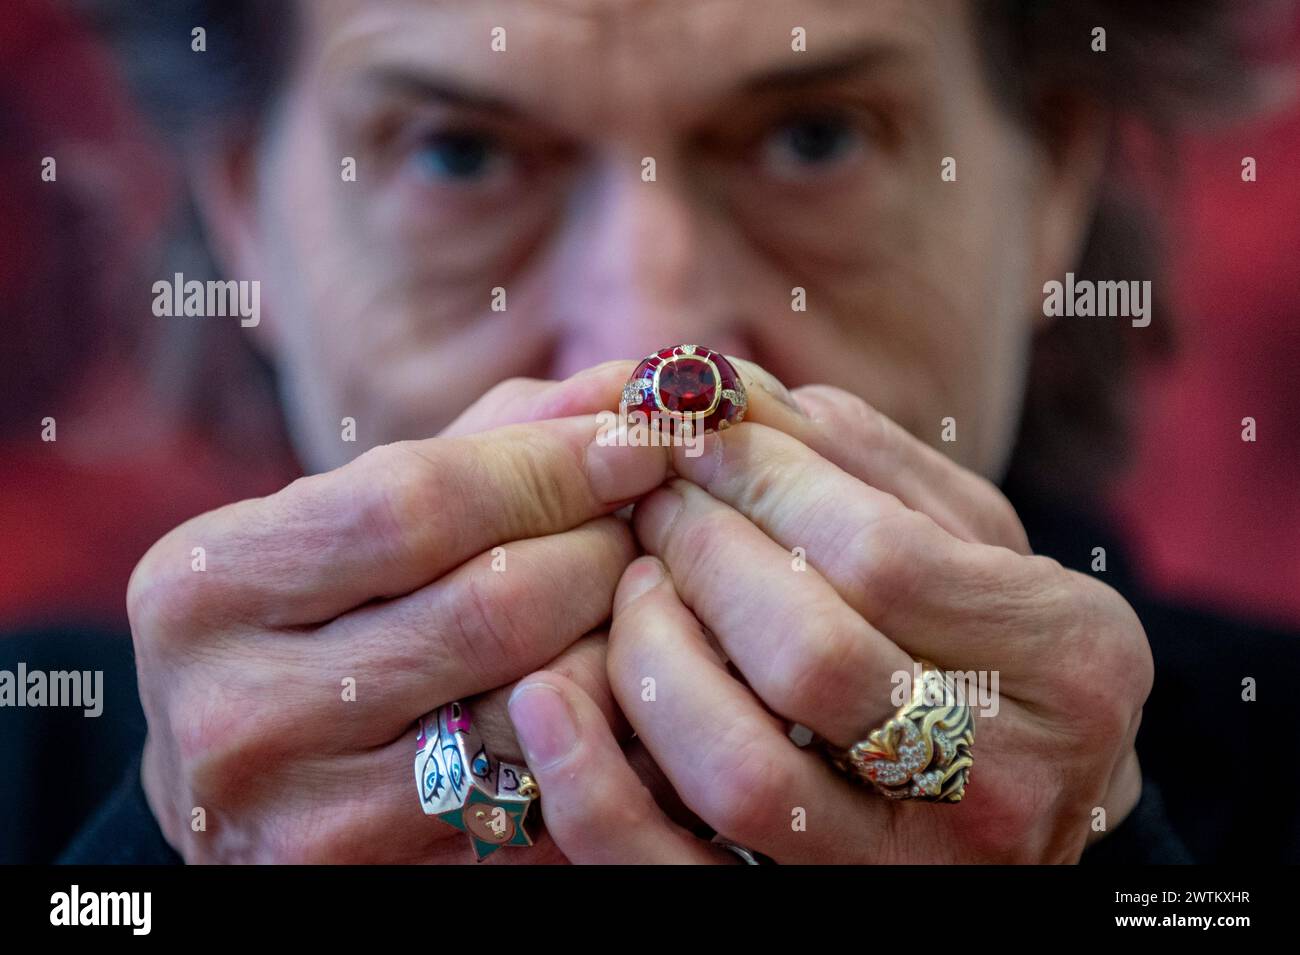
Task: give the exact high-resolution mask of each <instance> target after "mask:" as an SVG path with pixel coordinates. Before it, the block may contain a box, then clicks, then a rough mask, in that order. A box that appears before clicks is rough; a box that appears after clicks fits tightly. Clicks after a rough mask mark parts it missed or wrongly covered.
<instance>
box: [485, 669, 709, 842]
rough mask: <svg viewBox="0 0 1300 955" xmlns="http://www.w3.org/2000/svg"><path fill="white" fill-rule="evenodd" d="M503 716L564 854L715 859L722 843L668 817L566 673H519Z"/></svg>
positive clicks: (591, 703) (602, 716) (598, 713)
mask: <svg viewBox="0 0 1300 955" xmlns="http://www.w3.org/2000/svg"><path fill="white" fill-rule="evenodd" d="M510 718H511V720H512V721H513V722H514V724H515V733H516V735H518V737H519V742H520V743H521V744H522V745H523V748H524V754H525V755H526V757H527V759H528V769H529V771H530V772H531V773H532V774H533V778H534V779H536V780H537V784H538V787H539V788H540V790H541V810H542V816H543V818H544V819H545V820H546V829H547V831H548V832H549V833H550V834H551V838H552V839H553V840H555V844H556V845H557V846H559V847H560V851H561V852H563V853H564V855H565V856H566V857H567V858H568V859H569V860H570V861H572V862H577V863H596V864H611V863H614V864H626V863H655V864H666V863H717V862H724V861H729V860H728V859H727V858H726V857H725V853H724V850H720V849H718V848H716V847H714V846H710V845H709V844H707V843H705V842H701V841H700V840H699V839H696V838H695V837H694V836H692V835H690V834H689V833H688V832H686V831H685V830H684V829H681V828H680V827H678V826H677V825H675V824H674V823H672V822H671V821H670V820H669V819H668V817H667V816H665V815H664V813H663V811H662V810H661V809H660V808H659V807H658V805H656V804H655V801H654V799H653V798H652V797H651V795H650V792H649V791H648V790H647V789H646V788H645V786H643V785H642V784H641V780H640V779H639V778H638V777H637V775H636V773H635V772H634V771H633V770H632V767H631V766H630V765H629V764H628V761H627V759H626V758H625V757H624V755H623V751H622V750H621V749H620V748H619V745H618V743H617V741H615V739H614V735H613V734H612V733H611V732H610V729H609V725H608V724H607V723H606V721H605V717H604V715H603V714H602V713H601V712H600V709H599V708H598V707H597V706H596V704H595V703H593V702H592V701H591V699H590V698H589V697H587V695H586V694H585V693H583V692H582V691H581V690H580V689H578V686H577V685H576V684H575V683H573V682H572V681H570V680H568V679H566V678H565V677H562V676H560V675H559V674H558V673H552V672H549V671H546V670H542V671H540V672H538V673H534V674H533V675H532V676H528V677H525V678H524V679H523V680H521V681H520V683H519V686H518V687H516V688H515V691H514V693H513V694H511V697H510Z"/></svg>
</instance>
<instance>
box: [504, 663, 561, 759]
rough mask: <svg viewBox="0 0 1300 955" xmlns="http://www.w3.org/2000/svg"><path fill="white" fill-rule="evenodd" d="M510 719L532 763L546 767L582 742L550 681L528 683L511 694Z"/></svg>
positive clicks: (558, 692) (557, 691) (526, 755)
mask: <svg viewBox="0 0 1300 955" xmlns="http://www.w3.org/2000/svg"><path fill="white" fill-rule="evenodd" d="M508 705H509V708H510V720H511V722H513V723H514V724H515V733H516V735H518V737H519V744H520V745H521V746H523V748H524V755H525V757H526V758H527V761H528V765H529V766H531V767H532V768H533V769H538V770H541V769H545V768H546V767H548V766H553V765H555V764H556V763H558V762H559V761H560V760H562V759H564V757H566V756H568V755H569V753H571V752H572V751H573V749H574V747H576V746H577V745H578V726H577V724H576V723H575V722H574V719H573V713H572V712H571V711H570V710H569V704H568V702H567V701H566V700H565V699H564V697H563V696H561V695H560V691H559V690H557V689H555V687H553V686H550V685H549V684H546V683H528V684H524V685H522V686H518V687H515V691H514V692H513V693H511V694H510V702H509V704H508Z"/></svg>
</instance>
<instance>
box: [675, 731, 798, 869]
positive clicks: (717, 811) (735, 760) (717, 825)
mask: <svg viewBox="0 0 1300 955" xmlns="http://www.w3.org/2000/svg"><path fill="white" fill-rule="evenodd" d="M713 780H714V781H713V784H712V785H711V786H709V788H708V789H707V790H706V791H705V792H703V793H701V794H700V795H699V797H698V800H697V801H698V808H697V809H696V811H697V812H699V814H700V816H701V817H702V818H703V819H704V820H705V821H706V822H708V823H709V825H711V826H712V827H713V828H714V829H716V830H717V831H718V832H720V833H722V834H723V835H725V836H727V837H728V838H731V839H734V840H736V841H737V842H741V843H751V842H752V843H755V844H763V843H765V842H767V841H768V836H769V835H770V834H771V832H772V831H773V830H774V829H776V828H777V827H779V826H781V825H783V823H784V814H785V812H786V810H785V809H783V808H782V807H783V805H784V804H785V803H787V802H789V797H790V794H791V793H793V792H794V791H795V785H794V784H795V780H794V778H793V774H792V772H791V770H790V769H789V767H788V765H787V764H785V763H783V762H782V761H781V760H780V759H779V758H778V757H777V754H775V753H773V752H770V751H769V750H768V749H767V748H766V747H764V746H763V745H762V744H761V743H758V742H755V741H754V740H753V739H752V738H750V739H747V740H742V741H740V742H738V743H737V744H736V745H735V746H733V747H729V748H728V749H727V750H726V751H725V752H724V753H723V754H722V755H721V756H720V757H719V759H718V763H717V764H716V766H715V772H714V775H713Z"/></svg>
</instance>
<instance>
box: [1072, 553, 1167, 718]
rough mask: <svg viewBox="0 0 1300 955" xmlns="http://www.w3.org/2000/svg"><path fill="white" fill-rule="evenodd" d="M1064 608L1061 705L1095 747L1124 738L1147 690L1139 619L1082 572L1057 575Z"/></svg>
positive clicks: (1148, 667) (1148, 665) (1148, 673)
mask: <svg viewBox="0 0 1300 955" xmlns="http://www.w3.org/2000/svg"><path fill="white" fill-rule="evenodd" d="M1060 578H1061V580H1062V584H1061V586H1062V587H1063V588H1064V589H1065V596H1064V597H1063V598H1062V607H1063V608H1065V609H1067V610H1068V614H1069V619H1070V620H1071V621H1072V625H1071V626H1069V627H1068V628H1067V629H1068V640H1069V654H1070V665H1069V666H1068V667H1061V668H1059V672H1060V673H1061V675H1062V681H1061V686H1060V702H1061V704H1062V705H1063V707H1064V708H1065V709H1067V710H1068V711H1069V712H1070V713H1071V715H1072V718H1073V719H1074V720H1075V721H1076V726H1077V727H1078V728H1079V729H1080V730H1081V731H1083V732H1084V733H1086V734H1087V735H1089V736H1090V737H1092V738H1093V739H1095V740H1096V741H1097V742H1099V743H1104V742H1109V741H1111V740H1114V739H1117V738H1120V739H1122V738H1124V737H1125V736H1126V735H1127V734H1128V731H1129V729H1130V727H1131V725H1132V722H1133V720H1134V719H1135V718H1136V716H1137V714H1138V712H1139V711H1140V710H1141V707H1142V704H1143V703H1144V702H1145V700H1146V696H1147V693H1148V692H1149V691H1150V687H1151V681H1152V672H1153V668H1152V662H1151V651H1150V647H1149V646H1148V644H1147V642H1146V636H1145V633H1144V632H1143V630H1142V627H1141V625H1140V624H1139V623H1138V622H1137V617H1136V615H1135V614H1133V611H1132V610H1131V609H1130V608H1129V607H1128V605H1127V604H1126V603H1125V602H1124V600H1123V599H1122V598H1121V597H1119V595H1118V594H1117V593H1115V591H1113V590H1112V589H1111V588H1110V587H1107V586H1106V585H1105V584H1102V583H1101V582H1100V581H1096V580H1093V579H1092V578H1089V577H1085V576H1083V575H1082V574H1076V573H1072V572H1070V571H1067V570H1064V569H1063V568H1062V569H1061V571H1060Z"/></svg>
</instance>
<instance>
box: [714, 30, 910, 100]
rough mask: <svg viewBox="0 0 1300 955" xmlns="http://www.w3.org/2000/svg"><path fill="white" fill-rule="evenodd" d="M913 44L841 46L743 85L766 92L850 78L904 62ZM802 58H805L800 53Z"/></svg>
mask: <svg viewBox="0 0 1300 955" xmlns="http://www.w3.org/2000/svg"><path fill="white" fill-rule="evenodd" d="M916 58H917V52H916V51H915V50H913V49H912V48H911V47H907V46H899V45H897V44H893V43H881V42H872V43H864V44H861V45H859V46H855V47H851V48H850V49H847V50H842V51H840V52H838V53H835V54H833V55H831V56H829V57H825V58H822V59H818V60H813V61H811V62H798V63H795V64H793V65H791V66H782V67H777V68H775V69H772V70H768V71H767V72H764V73H759V74H758V75H756V76H752V77H750V78H749V79H747V80H745V81H744V82H743V83H742V84H741V86H740V89H741V91H742V92H745V93H765V92H773V91H779V90H789V89H798V88H800V87H804V86H815V85H818V84H822V83H829V82H834V81H836V80H844V79H849V78H851V77H853V76H856V75H858V74H861V73H868V72H871V71H873V70H877V69H881V68H884V67H886V66H892V65H894V64H897V63H904V62H906V61H908V60H910V59H916ZM799 59H802V57H800V58H799Z"/></svg>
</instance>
